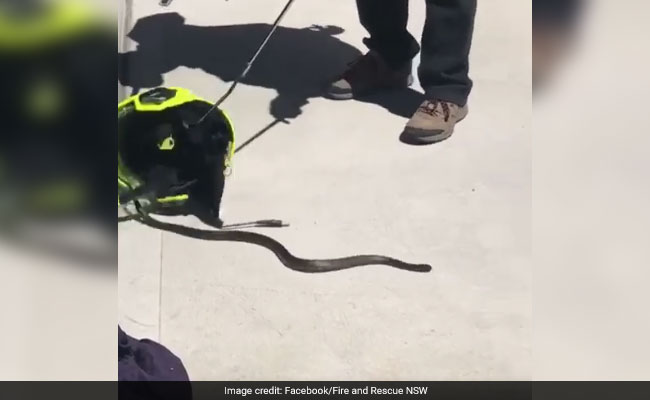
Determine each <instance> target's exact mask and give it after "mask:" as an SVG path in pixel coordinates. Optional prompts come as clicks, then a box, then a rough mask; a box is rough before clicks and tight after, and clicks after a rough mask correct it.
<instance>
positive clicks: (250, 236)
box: [138, 213, 431, 273]
mask: <svg viewBox="0 0 650 400" xmlns="http://www.w3.org/2000/svg"><path fill="white" fill-rule="evenodd" d="M138 220H139V221H140V222H142V223H143V224H145V225H147V226H150V227H152V228H156V229H160V230H164V231H168V232H173V233H176V234H178V235H182V236H187V237H191V238H195V239H201V240H214V241H230V242H246V243H253V244H257V245H258V246H262V247H266V248H267V249H269V250H271V251H272V252H273V253H274V254H275V255H276V256H277V257H278V259H279V260H280V262H282V264H284V266H286V267H287V268H289V269H292V270H294V271H298V272H306V273H320V272H332V271H340V270H344V269H350V268H355V267H360V266H364V265H387V266H389V267H393V268H397V269H402V270H405V271H411V272H430V271H431V266H430V265H428V264H410V263H406V262H403V261H400V260H397V259H394V258H391V257H385V256H379V255H356V256H351V257H343V258H337V259H325V260H312V259H305V258H299V257H296V256H294V255H293V254H291V253H290V252H289V250H287V248H286V247H284V246H283V245H282V244H281V243H280V242H278V241H277V240H275V239H273V238H270V237H268V236H265V235H262V234H259V233H254V232H244V231H228V230H223V231H214V230H202V229H196V228H190V227H187V226H182V225H176V224H170V223H166V222H162V221H158V220H156V219H154V218H152V217H150V216H149V215H147V214H145V213H142V214H141V215H140V216H139V218H138Z"/></svg>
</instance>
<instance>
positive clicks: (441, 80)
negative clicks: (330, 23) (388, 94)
mask: <svg viewBox="0 0 650 400" xmlns="http://www.w3.org/2000/svg"><path fill="white" fill-rule="evenodd" d="M426 3H427V11H426V14H427V16H426V22H425V25H424V32H423V33H422V49H421V50H422V55H421V61H420V67H419V75H420V84H421V85H422V88H423V89H424V90H425V92H426V95H427V98H429V99H437V100H444V101H448V102H451V103H454V104H458V105H459V106H463V105H465V103H466V102H467V97H468V96H469V92H470V91H471V89H472V81H471V80H470V78H469V76H468V71H469V51H470V47H471V42H472V33H473V30H474V15H475V13H476V0H427V2H426ZM357 7H358V9H359V17H360V19H361V23H362V24H363V26H364V27H365V28H366V30H367V31H368V33H370V38H367V39H365V40H364V43H365V44H366V46H368V48H370V49H371V50H375V51H376V52H378V53H379V54H381V55H382V57H383V58H384V59H385V60H386V61H387V62H388V63H389V64H391V65H392V66H393V67H394V68H395V69H398V68H400V67H402V66H403V65H405V64H406V63H407V62H409V61H410V60H411V59H412V58H413V57H415V55H416V54H417V53H418V52H419V51H420V45H418V42H417V40H416V39H415V38H414V37H413V36H412V35H411V34H410V33H409V32H408V30H407V29H406V27H407V22H408V1H407V0H382V1H377V0H357Z"/></svg>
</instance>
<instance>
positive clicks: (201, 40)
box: [118, 13, 422, 121]
mask: <svg viewBox="0 0 650 400" xmlns="http://www.w3.org/2000/svg"><path fill="white" fill-rule="evenodd" d="M270 29H271V25H269V24H246V25H227V26H196V25H187V24H185V19H184V18H183V17H182V16H181V15H179V14H178V13H164V14H156V15H152V16H148V17H145V18H142V19H140V20H138V21H137V22H136V24H135V26H134V27H133V29H132V30H131V31H130V32H129V34H128V35H127V36H128V37H129V38H130V39H132V40H134V41H135V42H136V43H137V48H136V49H135V51H130V52H127V53H121V54H119V61H118V65H119V74H118V76H119V81H120V83H121V84H122V85H124V86H130V87H132V88H133V92H134V93H137V92H138V91H139V90H140V89H142V88H150V87H155V86H161V85H163V74H165V73H167V72H170V71H173V70H174V69H176V68H178V67H180V66H185V67H188V68H197V69H201V70H203V71H205V72H206V73H208V74H211V75H214V76H217V77H219V78H220V79H221V80H222V81H225V82H232V81H233V80H234V79H236V78H237V77H238V76H239V74H240V73H241V71H242V70H243V68H244V66H245V65H246V62H247V61H248V60H249V58H250V57H251V55H252V54H253V53H254V52H255V50H256V49H257V47H258V46H259V44H260V43H261V42H262V40H263V39H264V37H265V36H266V35H267V33H268V32H269V30H270ZM343 32H344V30H343V29H342V28H339V27H335V26H311V27H307V28H302V29H298V28H287V27H282V26H280V27H278V29H277V30H276V32H275V34H274V36H273V37H272V38H271V40H270V41H269V43H268V45H267V47H266V48H265V49H264V50H263V52H262V53H261V54H260V56H259V58H258V59H257V61H256V63H255V65H254V66H253V68H252V69H251V71H250V73H249V75H248V76H247V77H246V78H245V79H244V80H243V81H242V83H244V84H247V85H252V86H259V87H264V88H268V89H274V90H275V91H276V92H277V96H276V97H275V98H274V99H273V100H272V101H271V104H270V107H269V112H270V114H271V115H272V116H273V117H274V118H275V119H276V120H279V121H284V120H287V119H291V118H296V117H297V116H299V115H300V114H301V113H302V107H303V106H305V105H307V104H308V103H309V99H311V98H317V97H321V96H322V93H323V88H324V86H325V85H326V84H327V83H329V82H330V81H331V80H332V79H333V78H334V77H335V76H336V75H337V74H339V73H340V72H341V71H342V70H343V69H345V67H346V65H347V63H349V62H351V61H352V60H354V59H355V58H357V57H359V56H360V55H361V52H360V51H359V50H358V49H356V48H355V47H353V46H351V45H349V44H347V43H345V42H343V41H341V40H340V39H339V38H337V35H340V34H341V33H343ZM421 100H422V95H421V94H420V93H418V92H416V91H415V90H412V89H406V90H403V91H398V92H393V93H386V94H382V95H376V96H372V97H368V98H364V99H359V101H365V102H369V103H374V104H378V105H380V106H382V107H384V108H385V109H387V110H388V111H390V112H392V113H394V114H397V115H400V116H403V117H410V115H411V113H412V112H413V111H414V110H415V109H416V108H417V106H418V105H419V103H420V102H421Z"/></svg>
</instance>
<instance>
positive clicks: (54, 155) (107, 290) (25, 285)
mask: <svg viewBox="0 0 650 400" xmlns="http://www.w3.org/2000/svg"><path fill="white" fill-rule="evenodd" d="M115 18H116V16H115V3H113V2H112V1H110V0H86V1H83V2H79V1H72V0H52V1H47V0H0V72H1V73H0V80H1V82H0V86H1V87H2V88H3V98H4V101H3V107H2V108H1V109H0V117H2V121H3V123H2V125H1V126H0V271H1V274H2V275H1V278H0V296H1V297H0V300H1V302H2V304H3V306H2V307H1V308H0V320H1V321H2V326H3V332H2V341H1V344H0V353H2V355H3V356H2V358H1V361H0V379H2V380H114V379H116V377H117V371H116V361H115V352H116V347H115V339H116V336H115V334H116V333H115V332H116V329H115V327H116V325H117V312H116V311H117V310H116V305H117V303H116V300H117V280H116V271H117V268H116V267H117V265H116V260H117V247H116V227H115V226H116V221H115V220H114V218H115V217H114V216H113V215H114V214H112V213H113V210H109V209H108V201H109V198H110V202H111V203H113V201H114V199H115V196H114V194H115V193H114V189H113V186H111V189H110V190H109V189H108V185H107V183H106V182H107V178H108V176H109V174H110V175H111V177H112V175H114V154H115V147H116V143H115V134H114V129H113V126H114V123H115V122H114V121H115V116H114V107H115V102H116V98H115V94H114V93H115V92H114V90H115V89H114V86H112V85H113V84H114V83H113V82H114V81H115V79H116V75H117V74H116V63H115V56H116V55H115V54H116V46H115V34H116V26H115V22H114V21H115ZM109 90H110V92H109ZM109 159H110V160H111V161H109ZM109 170H110V171H109ZM111 182H112V180H111ZM111 206H112V204H111ZM109 213H110V214H109Z"/></svg>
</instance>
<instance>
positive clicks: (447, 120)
mask: <svg viewBox="0 0 650 400" xmlns="http://www.w3.org/2000/svg"><path fill="white" fill-rule="evenodd" d="M467 112H468V108H467V105H465V106H462V107H461V106H459V105H456V104H454V103H450V102H447V101H440V100H426V101H425V102H424V103H422V105H421V106H420V108H418V110H417V111H416V112H415V114H413V117H411V119H410V120H409V122H408V123H407V124H406V128H404V132H403V133H402V135H401V136H400V139H401V140H402V141H403V142H405V143H408V144H431V143H436V142H440V141H443V140H445V139H447V138H449V137H450V136H451V134H452V133H454V127H455V126H456V124H457V123H458V122H460V121H462V120H463V119H464V118H465V117H466V116H467Z"/></svg>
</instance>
